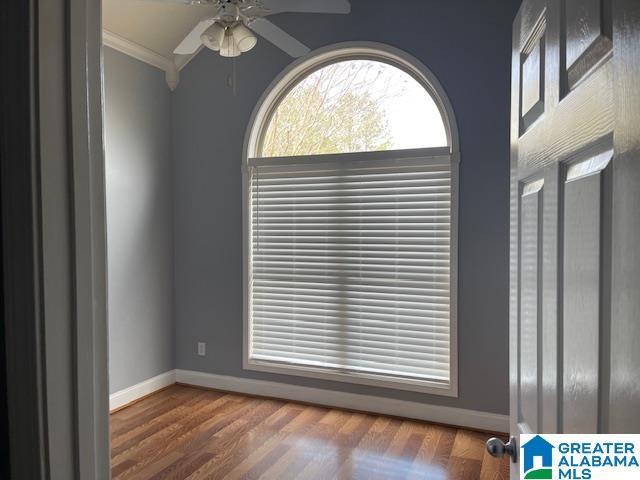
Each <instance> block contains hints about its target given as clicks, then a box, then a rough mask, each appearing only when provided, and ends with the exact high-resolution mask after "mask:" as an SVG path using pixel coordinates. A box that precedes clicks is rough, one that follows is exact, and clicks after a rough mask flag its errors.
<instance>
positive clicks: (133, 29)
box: [102, 0, 215, 59]
mask: <svg viewBox="0 0 640 480" xmlns="http://www.w3.org/2000/svg"><path fill="white" fill-rule="evenodd" d="M214 11H215V9H214V7H212V6H206V5H182V4H177V3H170V2H163V1H158V0H156V1H154V0H103V2H102V26H103V28H104V29H105V30H108V31H110V32H111V33H115V34H116V35H118V36H120V37H123V38H125V39H127V40H129V41H131V42H133V43H137V44H138V45H141V46H143V47H145V48H147V49H149V50H151V51H153V52H155V53H158V54H160V55H162V56H163V57H166V58H169V59H172V58H173V50H174V48H176V46H178V44H179V43H180V42H181V41H182V39H183V38H184V37H185V36H186V35H187V33H189V32H190V31H191V29H192V28H193V27H194V26H195V25H196V23H198V22H199V21H200V20H201V19H202V18H205V17H207V16H210V15H213V13H214Z"/></svg>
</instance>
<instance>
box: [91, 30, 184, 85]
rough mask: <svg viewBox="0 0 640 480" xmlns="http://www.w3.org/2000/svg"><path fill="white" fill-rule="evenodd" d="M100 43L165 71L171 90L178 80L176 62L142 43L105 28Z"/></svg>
mask: <svg viewBox="0 0 640 480" xmlns="http://www.w3.org/2000/svg"><path fill="white" fill-rule="evenodd" d="M102 43H103V44H104V45H106V46H107V47H110V48H113V49H114V50H117V51H119V52H121V53H124V54H125V55H129V56H130V57H132V58H135V59H136V60H140V61H141V62H144V63H147V64H149V65H151V66H152V67H156V68H159V69H160V70H162V71H163V72H165V78H166V80H167V85H169V88H170V89H171V90H174V89H175V88H176V86H177V85H178V81H179V69H178V67H177V66H176V63H175V62H174V61H173V60H172V59H170V58H167V57H165V56H163V55H160V54H159V53H157V52H154V51H153V50H149V49H148V48H146V47H143V46H142V45H140V44H138V43H135V42H132V41H131V40H128V39H126V38H124V37H121V36H120V35H118V34H116V33H113V32H111V31H109V30H107V29H103V30H102Z"/></svg>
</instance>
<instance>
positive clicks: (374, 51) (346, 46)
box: [241, 42, 506, 431]
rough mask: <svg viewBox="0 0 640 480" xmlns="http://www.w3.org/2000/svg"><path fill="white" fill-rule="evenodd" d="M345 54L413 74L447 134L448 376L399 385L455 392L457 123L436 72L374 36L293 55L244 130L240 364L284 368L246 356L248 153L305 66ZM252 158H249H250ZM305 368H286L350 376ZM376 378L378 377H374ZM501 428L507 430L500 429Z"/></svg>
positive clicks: (250, 154)
mask: <svg viewBox="0 0 640 480" xmlns="http://www.w3.org/2000/svg"><path fill="white" fill-rule="evenodd" d="M349 58H371V59H375V60H378V61H382V62H385V63H388V64H390V65H394V66H396V67H398V68H400V69H402V70H404V71H405V72H407V73H409V74H410V75H412V76H413V77H414V78H415V79H416V81H418V82H420V84H421V85H422V86H423V87H424V88H425V89H426V90H427V91H428V92H429V94H430V95H431V97H432V98H433V100H434V102H435V103H436V105H437V106H438V109H439V110H440V113H441V115H442V119H443V122H444V125H445V129H446V133H447V140H448V149H447V150H448V158H449V161H450V163H451V250H450V359H449V365H450V379H449V384H448V385H447V388H442V387H437V386H425V387H424V388H416V389H413V388H404V389H412V390H417V391H422V392H423V393H430V394H433V395H442V396H451V397H457V396H458V208H459V207H458V202H459V198H458V195H459V194H458V190H459V164H460V151H459V135H458V126H457V122H456V118H455V114H454V111H453V106H452V105H451V102H450V101H449V98H448V97H447V94H446V92H445V90H444V88H443V87H442V85H441V84H440V82H439V81H438V79H437V77H436V76H435V75H434V74H433V73H432V72H431V71H430V70H429V69H428V68H427V67H426V66H425V65H424V64H423V63H422V62H420V61H419V60H418V59H417V58H415V57H413V56H412V55H410V54H408V53H406V52H404V51H402V50H400V49H397V48H395V47H391V46H389V45H385V44H382V43H377V42H344V43H338V44H334V45H328V46H326V47H323V48H320V49H317V50H314V51H313V52H310V53H308V54H307V55H304V56H303V57H301V58H299V59H298V60H296V61H294V62H293V63H292V64H290V65H289V66H288V67H287V68H285V69H284V70H283V71H282V72H281V73H280V74H279V75H278V76H277V77H276V78H275V79H274V80H273V81H272V82H271V84H270V85H269V86H268V87H267V89H266V90H265V91H264V93H263V94H262V95H261V97H260V98H259V100H258V102H257V104H256V106H255V108H254V110H253V112H252V114H251V117H250V119H249V124H248V127H247V130H246V132H245V137H244V147H243V162H242V169H241V170H242V188H243V195H242V215H243V219H242V225H243V242H244V243H243V340H242V349H243V355H242V358H243V368H244V369H245V370H259V371H267V370H268V371H272V372H274V371H275V370H274V369H278V371H279V372H280V373H285V372H284V371H283V367H278V366H268V367H264V366H263V367H261V366H257V365H255V364H254V362H252V361H250V360H249V348H248V344H249V330H250V326H249V323H250V318H249V317H250V315H249V295H250V288H249V284H250V281H251V275H250V274H251V272H250V265H251V258H250V249H251V245H250V235H251V215H250V213H249V205H250V199H249V194H250V191H249V190H250V189H249V173H248V168H247V166H248V165H249V164H250V159H255V158H256V157H257V156H258V153H259V149H260V142H261V139H262V137H263V132H264V131H265V130H266V127H267V126H268V122H269V118H270V115H271V113H272V112H273V110H274V108H276V107H277V105H278V104H279V101H280V100H281V99H282V98H283V97H284V96H285V95H286V94H287V92H288V91H289V90H290V88H292V86H293V85H295V84H296V82H297V81H299V79H300V78H301V77H304V76H305V75H307V74H309V73H310V72H312V71H314V70H316V69H318V68H321V67H322V66H324V65H327V64H330V63H333V62H336V61H340V60H345V59H349ZM382 153H387V154H388V153H389V152H382ZM252 161H253V160H252ZM306 371H307V372H308V374H307V375H305V373H304V372H300V371H297V370H296V369H291V368H287V372H286V373H287V374H289V375H298V376H308V377H314V378H328V377H325V375H331V379H332V380H337V381H343V382H349V381H350V380H349V378H344V377H345V376H344V375H343V376H342V377H341V376H340V375H335V374H327V373H323V372H319V373H318V372H311V371H310V370H309V369H306ZM350 378H351V380H352V383H367V384H372V385H377V386H381V387H390V385H389V384H388V383H386V382H384V381H377V380H371V379H362V378H359V377H356V376H353V377H350ZM376 382H379V383H376ZM392 388H400V389H403V385H402V383H401V382H396V386H395V387H392ZM505 431H506V430H505Z"/></svg>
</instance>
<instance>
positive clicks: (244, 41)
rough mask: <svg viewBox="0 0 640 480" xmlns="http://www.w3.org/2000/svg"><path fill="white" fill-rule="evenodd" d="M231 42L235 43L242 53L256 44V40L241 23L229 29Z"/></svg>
mask: <svg viewBox="0 0 640 480" xmlns="http://www.w3.org/2000/svg"><path fill="white" fill-rule="evenodd" d="M231 34H232V35H233V40H234V41H235V42H236V45H237V46H238V49H240V51H241V52H242V53H244V52H248V51H249V50H251V49H252V48H253V47H255V46H256V43H258V39H257V38H256V36H255V35H254V34H253V32H252V31H251V30H249V29H248V28H247V27H245V26H244V25H243V24H242V23H238V24H237V25H236V26H235V27H233V28H232V29H231Z"/></svg>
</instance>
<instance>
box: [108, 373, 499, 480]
mask: <svg viewBox="0 0 640 480" xmlns="http://www.w3.org/2000/svg"><path fill="white" fill-rule="evenodd" d="M488 436H489V435H488V434H482V433H477V432H472V431H468V430H463V429H457V428H450V427H444V426H439V425H432V424H428V423H424V422H418V421H412V420H402V419H397V418H390V417H385V416H382V415H373V414H364V413H354V412H348V411H343V410H338V409H331V408H322V407H315V406H308V405H301V404H298V403H295V402H287V401H281V400H270V399H263V398H254V397H248V396H243V395H237V394H230V393H223V392H215V391H211V390H204V389H199V388H195V387H186V386H180V385H173V386H171V387H169V388H167V389H165V390H162V391H160V392H157V393H155V394H153V395H150V396H149V397H147V398H145V399H143V400H141V401H139V402H138V403H135V404H133V405H131V406H129V407H126V408H124V409H122V410H120V411H118V412H115V413H113V414H111V459H112V460H111V461H112V476H113V478H116V479H180V480H182V479H190V480H199V479H219V478H220V479H222V478H224V479H254V478H264V479H277V480H284V479H294V478H295V479H298V478H300V479H312V480H323V479H367V480H368V479H384V480H389V479H429V480H445V479H446V480H449V479H455V480H467V479H468V480H478V479H482V480H500V479H504V480H507V479H508V477H509V474H508V470H509V465H508V462H507V460H506V459H503V460H497V459H494V458H492V457H490V456H489V455H488V454H487V453H486V451H485V448H484V442H485V440H486V439H487V437H488Z"/></svg>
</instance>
